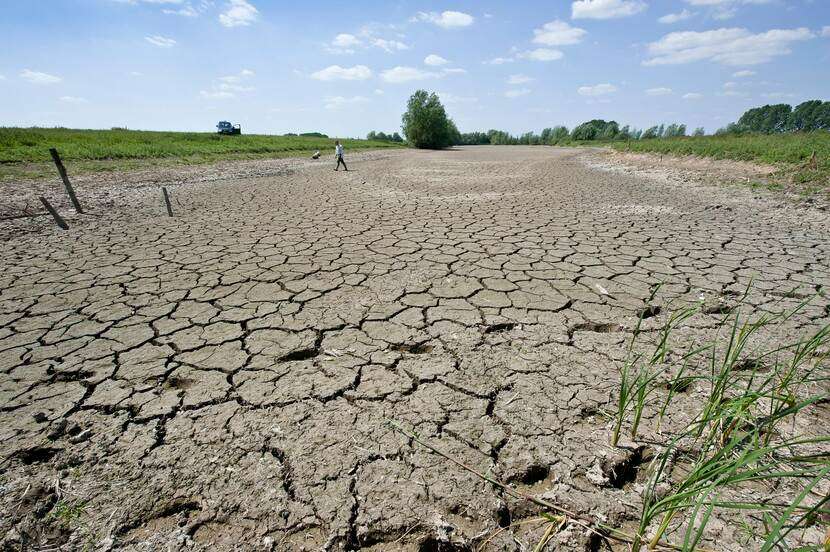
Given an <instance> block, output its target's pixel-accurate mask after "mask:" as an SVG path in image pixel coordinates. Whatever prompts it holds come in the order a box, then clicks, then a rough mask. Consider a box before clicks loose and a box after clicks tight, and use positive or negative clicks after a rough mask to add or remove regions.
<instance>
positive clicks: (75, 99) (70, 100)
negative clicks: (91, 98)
mask: <svg viewBox="0 0 830 552" xmlns="http://www.w3.org/2000/svg"><path fill="white" fill-rule="evenodd" d="M58 100H60V101H61V102H63V103H68V104H76V105H77V104H85V103H87V100H86V99H85V98H79V97H77V96H61V97H60V98H58Z"/></svg>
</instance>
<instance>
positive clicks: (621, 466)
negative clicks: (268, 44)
mask: <svg viewBox="0 0 830 552" xmlns="http://www.w3.org/2000/svg"><path fill="white" fill-rule="evenodd" d="M645 453H646V447H637V448H635V449H633V450H630V451H627V453H626V454H625V456H623V457H622V458H618V459H609V463H608V464H606V465H605V466H603V471H604V472H605V475H606V477H608V482H609V483H610V484H611V486H612V487H614V488H616V489H622V488H623V487H624V486H625V485H627V484H628V483H633V482H634V481H636V480H637V474H638V473H639V470H640V466H641V465H642V463H643V461H644V460H645V458H646V454H645Z"/></svg>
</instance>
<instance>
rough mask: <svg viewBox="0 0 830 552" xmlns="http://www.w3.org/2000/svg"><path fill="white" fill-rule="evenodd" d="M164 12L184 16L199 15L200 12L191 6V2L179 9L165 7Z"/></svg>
mask: <svg viewBox="0 0 830 552" xmlns="http://www.w3.org/2000/svg"><path fill="white" fill-rule="evenodd" d="M161 11H162V13H166V14H167V15H181V16H182V17H199V12H198V10H196V8H194V7H193V6H191V5H190V4H188V5H186V6H184V7H181V8H179V9H177V10H171V9H165V10H161Z"/></svg>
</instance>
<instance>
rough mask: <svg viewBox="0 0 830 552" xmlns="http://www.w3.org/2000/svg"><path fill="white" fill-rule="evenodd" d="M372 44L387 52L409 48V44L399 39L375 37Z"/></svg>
mask: <svg viewBox="0 0 830 552" xmlns="http://www.w3.org/2000/svg"><path fill="white" fill-rule="evenodd" d="M372 46H375V47H376V48H380V49H381V50H385V51H387V52H389V53H392V52H396V51H400V50H409V46H407V45H406V44H404V43H403V42H400V41H399V40H385V39H383V38H375V39H374V40H372Z"/></svg>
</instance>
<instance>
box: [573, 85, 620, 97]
mask: <svg viewBox="0 0 830 552" xmlns="http://www.w3.org/2000/svg"><path fill="white" fill-rule="evenodd" d="M616 91H617V87H616V86H614V85H613V84H608V83H605V84H597V85H594V86H581V87H579V89H578V90H577V92H578V93H579V95H580V96H594V97H596V96H605V95H606V94H613V93H614V92H616Z"/></svg>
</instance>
